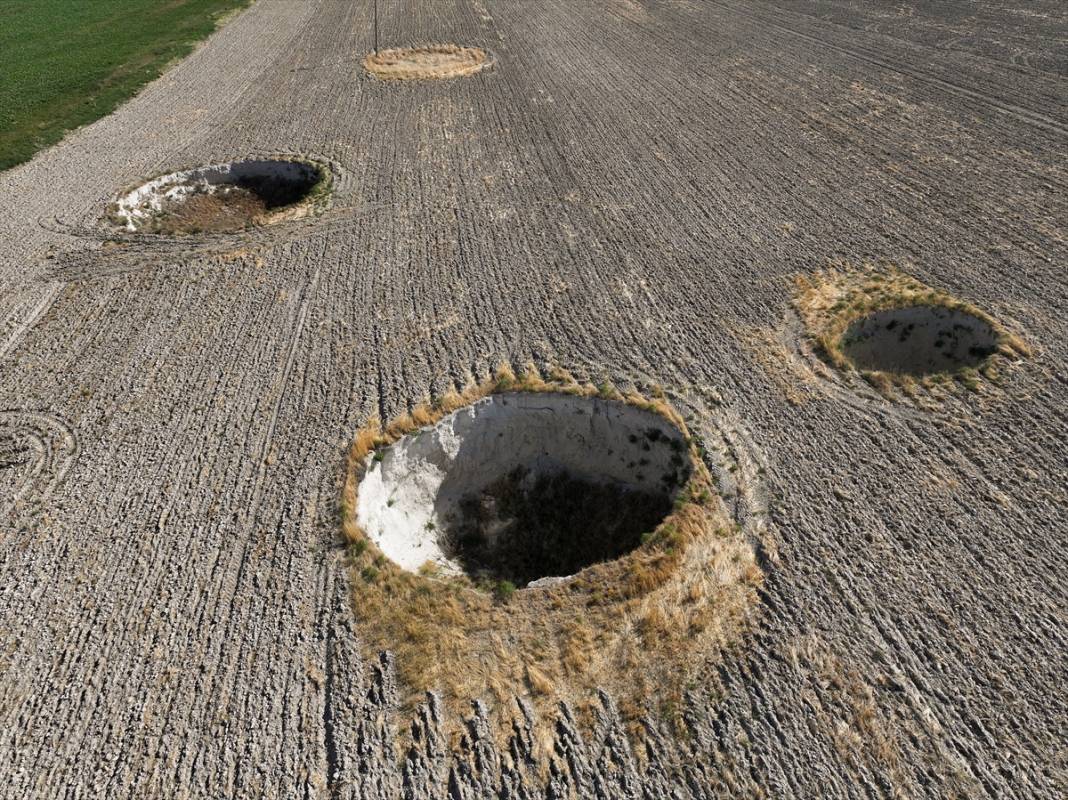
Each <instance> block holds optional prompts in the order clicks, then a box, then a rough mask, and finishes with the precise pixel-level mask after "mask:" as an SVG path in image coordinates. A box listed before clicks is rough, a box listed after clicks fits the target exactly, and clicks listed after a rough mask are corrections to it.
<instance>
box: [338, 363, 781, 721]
mask: <svg viewBox="0 0 1068 800" xmlns="http://www.w3.org/2000/svg"><path fill="white" fill-rule="evenodd" d="M512 390H518V391H534V392H537V391H543V392H563V393H572V394H579V395H585V396H591V395H594V394H596V393H597V390H596V389H594V388H593V387H587V386H582V385H580V384H578V383H576V382H574V381H573V380H566V379H564V380H556V381H554V380H550V381H545V380H543V379H542V378H541V376H540V375H539V374H538V372H537V370H535V369H534V368H533V367H528V368H527V369H525V370H524V371H523V372H522V374H521V375H520V376H519V377H516V376H515V374H514V372H513V371H512V370H511V369H510V368H508V367H502V368H500V369H499V370H498V371H497V373H496V375H495V376H494V377H493V378H491V379H490V380H488V381H486V382H484V383H483V384H481V385H478V386H471V387H468V388H467V389H466V390H464V391H462V392H456V391H453V392H449V393H448V394H446V395H444V396H443V397H442V398H440V399H439V400H437V401H436V402H434V403H432V404H428V405H423V406H420V407H419V408H417V409H415V410H413V411H412V412H411V413H409V414H407V415H404V416H402V417H401V418H399V419H397V420H395V421H393V422H392V423H390V424H389V425H388V426H386V428H385V430H384V431H383V430H382V429H381V427H380V426H379V425H378V424H377V423H375V422H372V423H371V424H370V425H369V426H368V427H366V428H364V429H363V430H361V431H360V432H358V434H357V435H356V439H355V442H354V444H353V447H352V449H351V451H350V455H349V466H348V476H347V479H346V483H345V487H344V502H343V508H344V509H345V514H344V521H343V530H344V535H345V537H346V539H347V540H348V541H350V542H355V541H361V542H365V543H366V546H365V549H364V550H363V551H362V552H361V553H360V554H359V555H357V556H355V557H353V558H352V559H351V561H352V569H353V570H354V571H355V572H356V574H357V575H358V576H359V577H360V579H359V580H357V581H354V594H355V598H354V600H355V608H356V609H357V614H358V618H359V621H360V626H361V639H362V641H363V643H364V646H365V647H366V649H367V651H368V652H367V655H368V656H369V657H372V656H377V654H378V652H380V651H382V650H392V651H393V652H394V653H395V654H396V656H397V658H396V664H397V668H398V671H399V678H400V680H401V683H402V686H403V689H404V697H403V702H404V704H405V706H407V707H408V708H409V709H410V708H411V707H413V706H414V705H415V704H416V703H418V702H420V701H421V700H422V698H423V697H424V695H425V692H426V691H428V690H435V691H437V692H439V693H440V695H441V696H442V698H443V700H444V702H445V704H446V705H447V706H448V707H450V708H451V709H452V710H453V711H456V712H459V711H462V710H463V709H464V708H465V707H466V705H467V703H468V702H469V701H470V700H471V699H473V698H476V697H478V698H483V699H485V700H486V701H487V702H488V703H490V704H491V707H492V709H493V710H494V712H495V713H496V715H497V718H498V719H499V721H500V722H501V724H502V725H505V724H506V723H507V720H508V719H509V717H510V715H511V714H512V713H513V712H514V709H515V707H514V704H513V702H512V701H513V698H515V697H517V696H522V697H526V698H527V699H528V700H530V702H532V703H533V704H534V705H535V707H537V708H539V709H540V710H541V711H542V712H546V713H543V714H540V715H539V716H540V717H541V718H542V720H543V724H550V721H551V718H552V714H551V713H548V712H550V711H551V709H552V704H553V703H554V702H556V701H559V700H566V701H568V702H569V703H570V704H571V705H572V707H573V708H576V709H578V710H579V711H580V713H581V712H582V711H583V710H588V708H589V704H590V703H591V702H593V701H594V700H595V696H596V689H597V688H602V687H603V688H605V689H608V690H609V691H611V692H612V693H613V695H614V696H615V697H617V698H618V700H619V704H620V709H621V712H622V713H623V715H624V717H625V719H626V720H628V721H630V722H632V723H636V721H637V720H638V719H640V717H641V716H642V715H644V714H647V713H654V714H655V713H658V712H659V711H660V710H662V709H663V708H675V709H679V708H682V707H683V704H682V694H683V692H684V690H685V686H686V685H687V683H688V682H689V681H691V680H692V679H693V674H694V671H695V670H696V669H697V668H698V667H699V666H700V664H701V663H704V662H705V660H706V659H708V658H709V657H710V656H712V655H714V654H715V652H716V651H717V649H718V648H720V647H722V646H723V645H726V644H728V643H729V642H731V641H734V640H735V639H736V638H737V637H738V636H739V635H740V632H741V631H742V629H743V628H744V626H745V624H746V620H747V617H748V615H749V611H750V608H751V607H752V604H753V602H754V600H755V589H756V587H757V586H758V585H760V583H761V581H762V575H761V572H760V569H759V568H758V567H757V565H756V563H755V560H754V556H753V553H752V550H751V548H750V547H749V545H748V544H747V543H746V542H745V540H744V539H743V537H742V536H741V535H740V534H738V533H737V532H736V531H735V529H734V527H733V526H732V524H731V522H730V520H729V519H728V518H727V515H726V513H725V510H724V508H723V507H722V504H721V503H720V502H719V501H718V496H717V495H716V494H715V492H714V487H713V484H712V479H711V477H710V475H709V474H708V471H707V469H706V468H705V467H704V464H703V463H702V462H701V461H700V459H699V457H698V455H697V451H696V448H695V447H694V445H693V444H692V440H691V439H690V438H689V435H688V433H687V431H686V426H685V423H684V422H683V420H682V419H681V418H680V417H679V415H678V414H677V412H675V411H674V410H673V409H671V408H670V407H669V406H668V405H667V404H666V403H665V402H664V401H663V400H660V399H647V398H644V397H641V396H640V395H636V394H630V395H628V397H627V398H626V400H625V401H624V402H629V403H634V404H641V405H642V407H644V408H646V409H648V410H650V411H653V412H655V413H657V414H660V415H661V416H663V417H664V418H665V419H667V420H668V421H669V422H671V423H672V424H673V425H675V426H676V427H677V428H678V429H679V430H680V431H681V432H682V435H683V438H684V440H685V441H687V442H690V444H689V445H687V452H686V456H687V457H688V459H689V460H690V463H691V467H692V472H691V475H690V478H689V481H688V482H687V484H686V486H685V488H684V490H683V492H684V495H683V497H684V499H683V501H682V502H681V503H680V504H678V506H677V507H676V508H675V509H674V510H670V509H668V510H667V511H668V512H669V513H668V516H667V517H665V518H664V519H663V520H662V521H661V523H660V524H659V525H657V526H656V528H655V530H653V531H651V532H648V533H647V535H645V536H642V537H641V542H640V543H639V544H638V545H637V547H636V548H635V549H634V550H632V551H631V552H629V553H626V554H624V555H622V556H621V557H619V558H617V559H615V560H611V561H605V562H601V563H597V564H594V565H593V566H590V567H588V568H586V569H584V570H582V571H581V572H580V573H579V574H578V575H577V576H575V577H574V578H573V579H572V580H570V581H567V582H564V583H560V584H557V585H553V586H551V587H547V588H531V589H525V590H517V589H516V588H515V585H514V583H512V582H511V581H509V580H502V579H497V580H495V581H491V582H490V583H489V584H488V585H484V586H482V587H479V586H478V585H476V584H475V583H474V582H473V581H472V580H471V579H470V578H467V577H466V576H448V577H438V576H434V575H433V572H432V571H431V570H425V569H421V570H420V571H419V572H420V574H413V573H411V572H408V571H405V570H403V569H400V568H399V567H397V566H396V565H394V564H393V563H392V562H390V561H388V560H386V559H381V560H380V561H379V563H380V564H381V567H380V572H379V573H378V574H377V580H374V581H369V580H367V579H366V576H365V574H364V573H365V571H366V569H367V566H368V565H369V564H373V563H374V562H375V560H376V559H380V558H381V554H380V553H378V551H377V548H376V546H375V545H374V543H373V542H371V541H370V540H369V539H368V538H367V537H366V535H365V534H364V532H363V531H362V530H360V528H359V526H358V525H357V523H356V520H355V514H354V512H353V510H354V509H355V507H356V493H357V488H358V485H359V481H360V478H361V475H362V472H363V469H364V465H365V463H366V460H367V458H368V456H369V454H370V453H371V452H372V451H373V450H376V449H378V448H382V447H385V446H388V445H389V444H390V443H391V442H393V441H395V440H396V439H398V438H400V437H401V436H404V435H405V434H407V433H410V432H412V431H414V430H416V429H417V428H420V427H422V426H424V425H427V424H432V423H433V422H435V421H437V420H438V419H440V418H442V417H443V416H445V415H446V414H448V413H451V412H452V411H455V410H456V409H458V408H460V407H462V406H464V405H468V404H470V403H472V402H474V401H475V400H477V399H479V398H481V397H484V396H486V395H488V394H490V393H493V392H501V391H512ZM351 552H353V551H352V550H350V553H351ZM456 716H457V718H458V717H459V714H457V715H456ZM671 721H672V722H678V720H677V719H673V720H671ZM502 730H503V728H502Z"/></svg>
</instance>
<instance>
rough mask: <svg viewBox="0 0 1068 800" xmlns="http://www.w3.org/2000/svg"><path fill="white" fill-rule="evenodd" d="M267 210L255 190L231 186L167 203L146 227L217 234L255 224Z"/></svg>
mask: <svg viewBox="0 0 1068 800" xmlns="http://www.w3.org/2000/svg"><path fill="white" fill-rule="evenodd" d="M267 210H268V207H267V204H266V203H265V202H264V200H263V198H261V197H259V196H258V195H257V194H256V193H255V192H252V191H249V190H248V189H242V188H240V187H234V188H232V189H223V190H220V191H218V192H215V193H214V194H205V193H201V194H194V195H192V196H190V197H186V198H184V199H182V200H179V201H177V202H173V203H167V204H165V205H164V207H163V210H162V211H161V212H160V214H159V216H158V217H156V218H155V220H153V222H152V224H151V225H150V226H148V227H150V229H151V230H153V231H155V232H157V233H172V234H173V233H204V232H206V233H219V232H222V231H233V230H239V229H241V228H244V227H247V226H248V225H254V224H256V222H257V221H258V220H260V219H261V218H262V217H263V215H264V214H265V213H266V212H267Z"/></svg>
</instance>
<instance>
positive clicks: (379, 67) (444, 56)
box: [363, 44, 489, 80]
mask: <svg viewBox="0 0 1068 800" xmlns="http://www.w3.org/2000/svg"><path fill="white" fill-rule="evenodd" d="M363 64H364V67H365V68H366V69H367V71H368V72H370V73H371V74H372V75H374V76H376V77H379V78H386V79H392V80H419V79H433V78H459V77H462V76H464V75H472V74H474V73H476V72H478V71H480V70H482V69H484V68H485V67H486V66H487V65H488V64H489V56H488V54H487V53H486V51H485V50H482V49H481V48H478V47H460V46H458V45H452V44H444V45H428V46H426V47H397V48H391V49H388V50H379V51H378V52H377V53H371V54H369V55H368V56H367V57H366V58H365V59H364V62H363Z"/></svg>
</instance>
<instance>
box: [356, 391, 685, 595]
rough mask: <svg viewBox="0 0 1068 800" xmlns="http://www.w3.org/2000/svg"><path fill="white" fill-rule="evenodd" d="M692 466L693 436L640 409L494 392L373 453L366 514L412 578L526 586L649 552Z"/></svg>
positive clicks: (360, 516)
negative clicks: (651, 535)
mask: <svg viewBox="0 0 1068 800" xmlns="http://www.w3.org/2000/svg"><path fill="white" fill-rule="evenodd" d="M689 458H690V456H689V450H688V447H687V445H686V442H685V438H684V436H683V434H682V433H681V432H680V431H679V430H678V429H677V428H676V427H675V426H674V425H672V424H671V423H670V422H668V421H667V420H666V419H664V418H663V417H662V416H660V415H659V414H657V413H655V412H652V411H648V410H645V409H643V408H639V407H637V406H633V405H629V404H626V403H623V402H616V401H608V400H602V399H600V398H595V397H583V396H573V395H568V394H553V393H542V392H509V393H502V394H494V395H490V396H489V397H486V398H484V399H482V400H480V401H478V402H476V403H474V404H472V405H470V406H466V407H464V408H461V409H460V410H458V411H455V412H453V413H452V414H450V415H449V416H447V417H445V418H444V419H442V420H441V421H440V422H438V423H437V424H436V425H434V426H432V427H428V428H424V429H421V430H418V431H416V432H414V433H411V434H409V435H407V436H405V437H404V438H402V439H399V440H398V441H397V442H395V443H394V444H392V445H390V446H389V447H388V448H385V449H383V450H381V451H379V452H378V453H376V454H374V455H373V456H370V457H369V460H368V464H367V470H366V472H365V474H364V477H363V479H362V480H361V482H360V484H359V488H358V493H357V497H358V500H357V508H356V518H357V522H358V523H359V525H360V527H361V528H362V529H363V530H364V531H365V532H366V534H367V535H368V536H369V537H370V538H371V539H372V540H373V541H374V542H375V543H376V544H377V545H378V547H379V548H380V549H381V550H382V552H383V553H384V554H385V555H386V556H388V557H389V558H391V559H392V560H393V561H394V562H396V563H397V564H398V565H400V566H401V567H403V568H405V569H408V570H413V571H415V570H419V569H420V568H422V567H423V566H424V565H426V564H427V563H428V562H430V564H432V565H433V566H434V567H435V568H436V569H438V570H441V571H443V572H446V573H451V574H467V575H468V576H470V577H471V578H473V579H474V580H476V581H483V580H489V581H505V580H506V581H511V582H512V583H514V584H515V585H516V586H526V585H528V584H530V583H532V582H534V581H537V580H539V579H545V578H552V577H564V576H568V575H572V574H574V573H576V572H578V571H580V570H581V569H583V568H584V567H587V566H589V565H591V564H595V563H598V562H601V561H606V560H610V559H615V558H618V557H620V556H622V555H623V554H625V553H627V552H629V551H630V550H632V549H634V548H635V547H637V546H638V545H639V544H640V543H641V541H642V535H643V534H644V533H646V532H651V531H652V530H654V529H655V528H656V526H657V525H658V524H659V523H660V521H661V520H662V519H663V518H664V517H665V516H666V515H667V514H668V513H670V511H671V508H672V503H673V500H674V497H675V494H676V493H677V492H678V491H679V489H680V488H681V487H682V486H683V485H684V484H685V483H686V482H687V480H688V479H689V476H690V461H689Z"/></svg>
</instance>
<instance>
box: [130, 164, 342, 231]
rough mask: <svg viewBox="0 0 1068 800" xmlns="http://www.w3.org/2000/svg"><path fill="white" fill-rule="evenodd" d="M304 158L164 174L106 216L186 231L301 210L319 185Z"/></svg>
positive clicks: (319, 174)
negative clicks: (302, 159)
mask: <svg viewBox="0 0 1068 800" xmlns="http://www.w3.org/2000/svg"><path fill="white" fill-rule="evenodd" d="M325 180H326V174H325V171H324V169H323V168H321V167H319V166H318V165H316V164H312V163H310V162H306V161H297V160H288V159H253V160H247V161H233V162H230V163H227V164H216V165H212V166H206V167H198V168H197V169H190V170H184V171H181V172H174V173H171V174H169V175H164V176H161V177H159V178H155V179H154V180H151V181H149V182H148V183H146V184H144V185H142V186H140V187H138V188H137V189H134V190H133V191H132V192H129V193H127V194H125V195H124V196H122V197H121V198H119V200H118V201H116V202H115V203H114V204H113V206H112V208H111V216H112V218H113V219H114V220H115V222H116V223H118V224H119V225H120V226H121V227H123V228H125V229H126V230H128V231H143V232H146V233H166V234H187V233H202V232H203V233H219V232H225V231H235V230H241V229H243V228H247V227H249V226H253V225H267V224H271V223H273V222H279V221H282V220H283V219H293V218H297V217H299V216H302V214H300V213H299V210H300V209H301V208H302V207H303V205H304V204H305V201H307V200H309V199H310V198H311V196H312V195H313V194H314V193H315V191H316V189H317V188H318V187H320V186H322V185H323V183H324V181H325Z"/></svg>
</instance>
